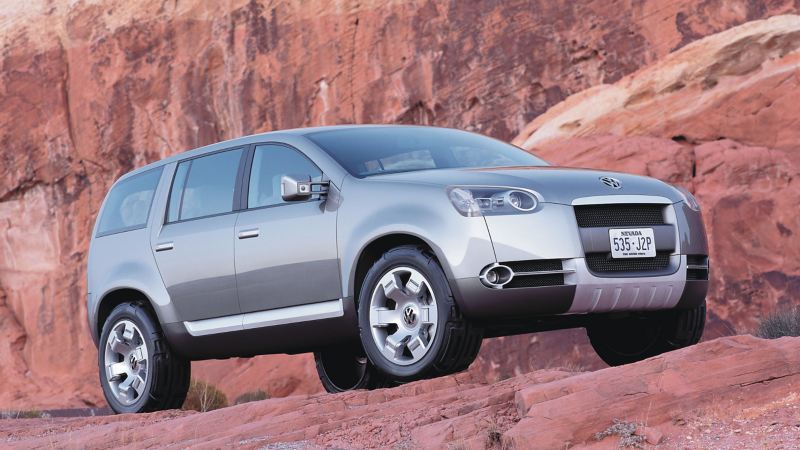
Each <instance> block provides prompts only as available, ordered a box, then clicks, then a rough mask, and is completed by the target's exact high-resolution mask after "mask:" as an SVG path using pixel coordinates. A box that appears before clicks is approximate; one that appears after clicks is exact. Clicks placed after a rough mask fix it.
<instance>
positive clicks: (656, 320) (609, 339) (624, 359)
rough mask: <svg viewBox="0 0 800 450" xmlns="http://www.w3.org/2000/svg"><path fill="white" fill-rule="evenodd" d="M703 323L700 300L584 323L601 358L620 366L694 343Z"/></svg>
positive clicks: (704, 306)
mask: <svg viewBox="0 0 800 450" xmlns="http://www.w3.org/2000/svg"><path fill="white" fill-rule="evenodd" d="M705 323H706V304H705V301H703V304H702V305H700V306H698V307H697V308H692V309H675V310H668V311H655V312H650V313H639V314H635V315H631V316H629V317H626V318H623V319H610V318H603V319H600V320H598V321H596V322H595V323H592V324H590V325H589V326H587V327H586V334H587V335H588V336H589V341H590V342H591V344H592V347H593V348H594V350H595V352H597V355H598V356H600V358H601V359H602V360H603V361H605V362H606V363H607V364H608V365H610V366H619V365H623V364H629V363H632V362H636V361H641V360H643V359H647V358H650V357H652V356H657V355H660V354H662V353H665V352H669V351H672V350H677V349H679V348H683V347H688V346H690V345H694V344H696V343H698V342H699V341H700V338H701V336H702V335H703V328H704V327H705Z"/></svg>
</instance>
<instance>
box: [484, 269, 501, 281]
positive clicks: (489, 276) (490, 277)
mask: <svg viewBox="0 0 800 450" xmlns="http://www.w3.org/2000/svg"><path fill="white" fill-rule="evenodd" d="M499 279H500V275H498V274H497V271H496V270H494V269H492V270H490V271H488V272H486V281H488V282H489V283H491V284H497V280H499Z"/></svg>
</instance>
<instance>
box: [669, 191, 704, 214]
mask: <svg viewBox="0 0 800 450" xmlns="http://www.w3.org/2000/svg"><path fill="white" fill-rule="evenodd" d="M675 189H677V190H678V192H680V193H681V195H683V201H684V202H686V204H687V205H689V208H691V209H692V210H693V211H700V203H699V202H698V201H697V199H696V198H695V197H694V195H692V193H691V192H689V190H687V189H686V188H682V187H680V186H675Z"/></svg>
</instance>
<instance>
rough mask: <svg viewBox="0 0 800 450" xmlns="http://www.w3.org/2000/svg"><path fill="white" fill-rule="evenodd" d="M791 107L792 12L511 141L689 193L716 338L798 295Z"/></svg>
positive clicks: (798, 81) (799, 26) (794, 83)
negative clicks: (697, 212) (701, 222)
mask: <svg viewBox="0 0 800 450" xmlns="http://www.w3.org/2000/svg"><path fill="white" fill-rule="evenodd" d="M799 103H800V17H798V16H783V17H774V18H772V19H769V20H766V21H757V22H752V23H748V24H746V25H743V26H741V27H737V28H734V29H732V30H729V31H726V32H723V33H719V34H717V35H714V36H712V37H709V38H706V39H703V40H701V41H698V42H695V43H693V44H689V45H687V46H686V47H684V48H683V49H681V50H679V51H676V52H674V53H672V54H670V55H669V56H667V57H666V58H664V59H662V60H661V61H659V62H658V63H656V64H654V65H651V66H649V67H648V68H646V69H644V70H641V71H639V72H636V73H635V74H632V75H630V76H627V77H625V78H623V79H622V80H620V81H619V82H617V83H615V84H613V85H603V86H597V87H594V88H592V89H589V90H587V91H584V92H581V93H579V94H576V95H574V96H572V97H570V98H568V99H566V100H565V101H564V102H562V103H560V104H559V105H557V106H555V107H553V108H552V109H551V110H549V111H548V112H547V113H545V114H543V115H541V116H539V117H537V118H536V119H535V120H534V121H532V122H531V123H530V124H529V125H527V126H526V127H525V128H524V130H523V132H522V133H521V134H520V136H518V137H517V138H516V139H515V142H516V143H518V144H520V145H522V146H524V147H526V148H529V149H533V150H534V151H535V152H536V153H537V154H539V155H541V156H543V157H545V158H546V159H549V160H550V161H552V162H554V163H557V164H565V165H573V166H580V167H596V168H604V169H613V170H620V171H627V172H634V173H640V174H644V175H649V176H654V177H657V178H660V179H662V180H665V181H668V182H671V183H676V184H679V185H682V186H685V187H687V188H689V189H690V190H691V191H692V192H694V193H695V195H696V196H697V197H698V199H699V201H700V203H701V205H702V206H703V208H704V216H705V217H704V218H705V222H706V227H707V229H708V232H709V235H710V236H709V237H710V253H711V267H712V271H711V274H712V285H711V291H710V295H709V300H710V306H709V311H710V318H711V329H710V330H709V331H708V332H707V333H706V336H710V337H714V336H719V335H720V334H729V333H731V332H732V331H733V330H737V329H738V330H740V331H747V330H749V329H752V327H753V326H754V324H755V321H756V320H757V319H758V318H759V317H761V316H762V315H763V314H764V313H766V312H768V311H770V310H772V309H774V308H775V307H776V306H790V305H794V304H796V303H797V298H798V296H799V295H800V282H798V280H800V278H799V277H800V243H798V241H797V239H795V233H796V232H797V230H800V216H798V214H797V213H796V212H797V208H796V205H797V204H798V202H800V187H799V186H798V184H797V182H798V175H799V174H800V127H798V126H797V125H798V123H800V108H798V107H797V105H798V104H799Z"/></svg>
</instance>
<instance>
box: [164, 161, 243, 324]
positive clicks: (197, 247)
mask: <svg viewBox="0 0 800 450" xmlns="http://www.w3.org/2000/svg"><path fill="white" fill-rule="evenodd" d="M245 153H246V151H245V150H244V149H242V148H236V149H231V150H225V151H220V152H216V153H212V154H208V155H203V156H200V157H197V158H193V159H189V160H186V161H182V162H180V163H179V164H178V166H177V168H176V170H175V175H174V177H173V180H172V188H171V191H170V196H169V203H168V205H167V214H166V216H167V217H166V218H165V221H166V223H165V225H164V226H163V227H162V228H161V231H160V232H159V233H158V235H157V236H155V238H154V239H153V242H152V243H153V250H154V253H155V257H156V262H157V264H158V268H159V270H160V272H161V277H162V278H163V280H164V284H165V285H166V288H167V291H168V292H169V295H170V298H171V300H172V302H173V304H174V305H175V307H176V309H177V312H178V313H179V314H180V317H181V320H184V321H193V320H199V319H207V318H212V317H221V316H228V315H233V314H239V313H240V309H239V302H238V300H237V293H236V272H235V270H234V256H233V251H234V243H233V241H234V226H235V225H236V218H237V212H236V209H237V208H236V207H235V204H234V203H235V199H238V195H237V194H238V190H239V189H241V181H240V179H241V173H242V171H243V168H244V155H245Z"/></svg>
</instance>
